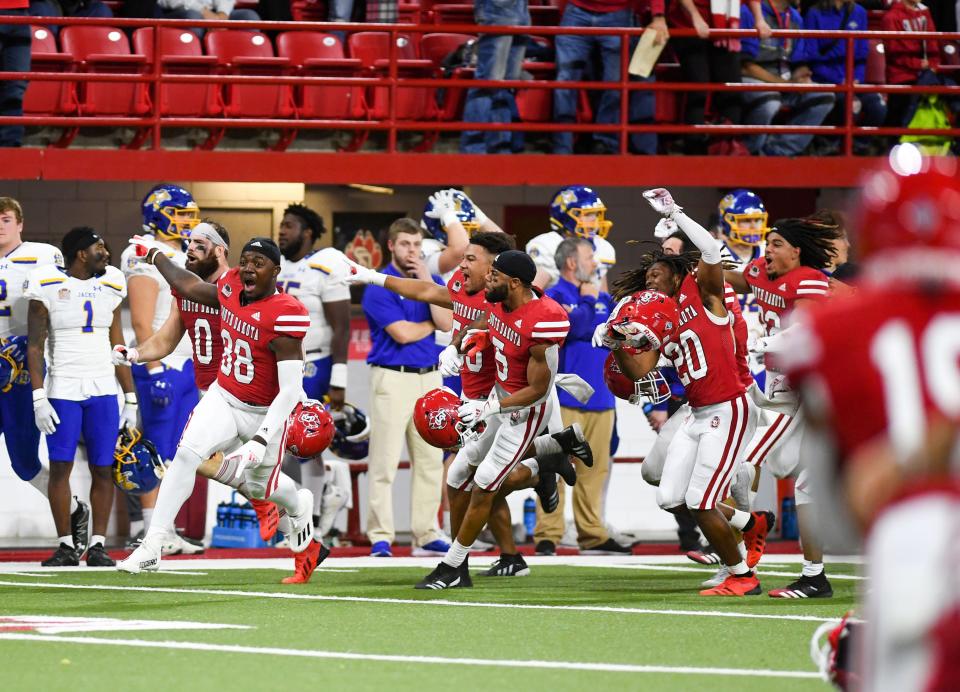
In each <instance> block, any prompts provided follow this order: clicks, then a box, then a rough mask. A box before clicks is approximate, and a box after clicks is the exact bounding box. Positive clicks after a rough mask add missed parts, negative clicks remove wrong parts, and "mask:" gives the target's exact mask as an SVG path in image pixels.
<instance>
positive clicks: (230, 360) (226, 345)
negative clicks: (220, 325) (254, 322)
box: [220, 329, 253, 384]
mask: <svg viewBox="0 0 960 692" xmlns="http://www.w3.org/2000/svg"><path fill="white" fill-rule="evenodd" d="M220 336H221V338H223V360H221V361H220V372H222V373H223V374H224V375H226V376H227V377H230V376H231V375H233V379H235V380H236V381H237V382H239V383H240V384H250V383H251V382H253V352H252V351H251V350H250V344H248V343H247V342H246V341H244V340H243V339H237V340H236V341H233V338H232V337H231V336H230V332H228V331H227V330H226V329H223V330H221V331H220Z"/></svg>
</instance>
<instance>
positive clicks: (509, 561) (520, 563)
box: [483, 553, 530, 577]
mask: <svg viewBox="0 0 960 692" xmlns="http://www.w3.org/2000/svg"><path fill="white" fill-rule="evenodd" d="M528 574H530V567H529V566H528V565H527V561H526V560H524V559H523V555H521V554H520V553H517V554H516V555H507V554H503V555H501V556H500V559H499V560H497V561H496V562H494V563H493V564H492V565H490V569H488V570H487V571H486V572H484V573H483V576H485V577H525V576H527V575H528Z"/></svg>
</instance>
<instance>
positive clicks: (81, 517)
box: [70, 497, 90, 560]
mask: <svg viewBox="0 0 960 692" xmlns="http://www.w3.org/2000/svg"><path fill="white" fill-rule="evenodd" d="M76 500H77V509H76V510H74V512H73V514H71V515H70V533H71V535H72V536H73V545H74V548H75V550H76V553H77V559H78V560H79V559H80V558H82V557H83V554H84V553H85V552H87V543H88V542H89V541H90V505H88V504H87V503H86V502H84V501H83V500H81V499H80V498H79V497H78V498H76Z"/></svg>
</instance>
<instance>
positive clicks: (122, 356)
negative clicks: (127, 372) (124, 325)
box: [110, 344, 140, 367]
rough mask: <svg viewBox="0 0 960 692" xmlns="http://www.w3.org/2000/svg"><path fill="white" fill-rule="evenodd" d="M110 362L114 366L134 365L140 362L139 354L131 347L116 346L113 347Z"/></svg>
mask: <svg viewBox="0 0 960 692" xmlns="http://www.w3.org/2000/svg"><path fill="white" fill-rule="evenodd" d="M110 360H112V361H113V364H114V365H126V366H127V367H129V366H131V365H134V364H135V363H138V362H139V361H140V352H139V351H137V349H135V348H134V347H133V346H124V345H123V344H117V345H116V346H114V347H113V353H111V354H110Z"/></svg>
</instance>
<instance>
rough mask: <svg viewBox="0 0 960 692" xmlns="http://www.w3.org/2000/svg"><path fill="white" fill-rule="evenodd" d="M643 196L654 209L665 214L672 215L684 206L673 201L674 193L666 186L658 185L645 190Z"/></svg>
mask: <svg viewBox="0 0 960 692" xmlns="http://www.w3.org/2000/svg"><path fill="white" fill-rule="evenodd" d="M643 198H644V199H645V200H647V203H648V204H649V205H650V206H651V207H653V210H654V211H655V212H657V213H658V214H663V215H664V216H671V215H672V214H676V213H677V212H680V211H683V207H681V206H680V205H679V204H677V203H676V202H674V201H673V195H671V194H670V191H669V190H668V189H667V188H665V187H656V188H653V189H652V190H645V191H644V193H643Z"/></svg>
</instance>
